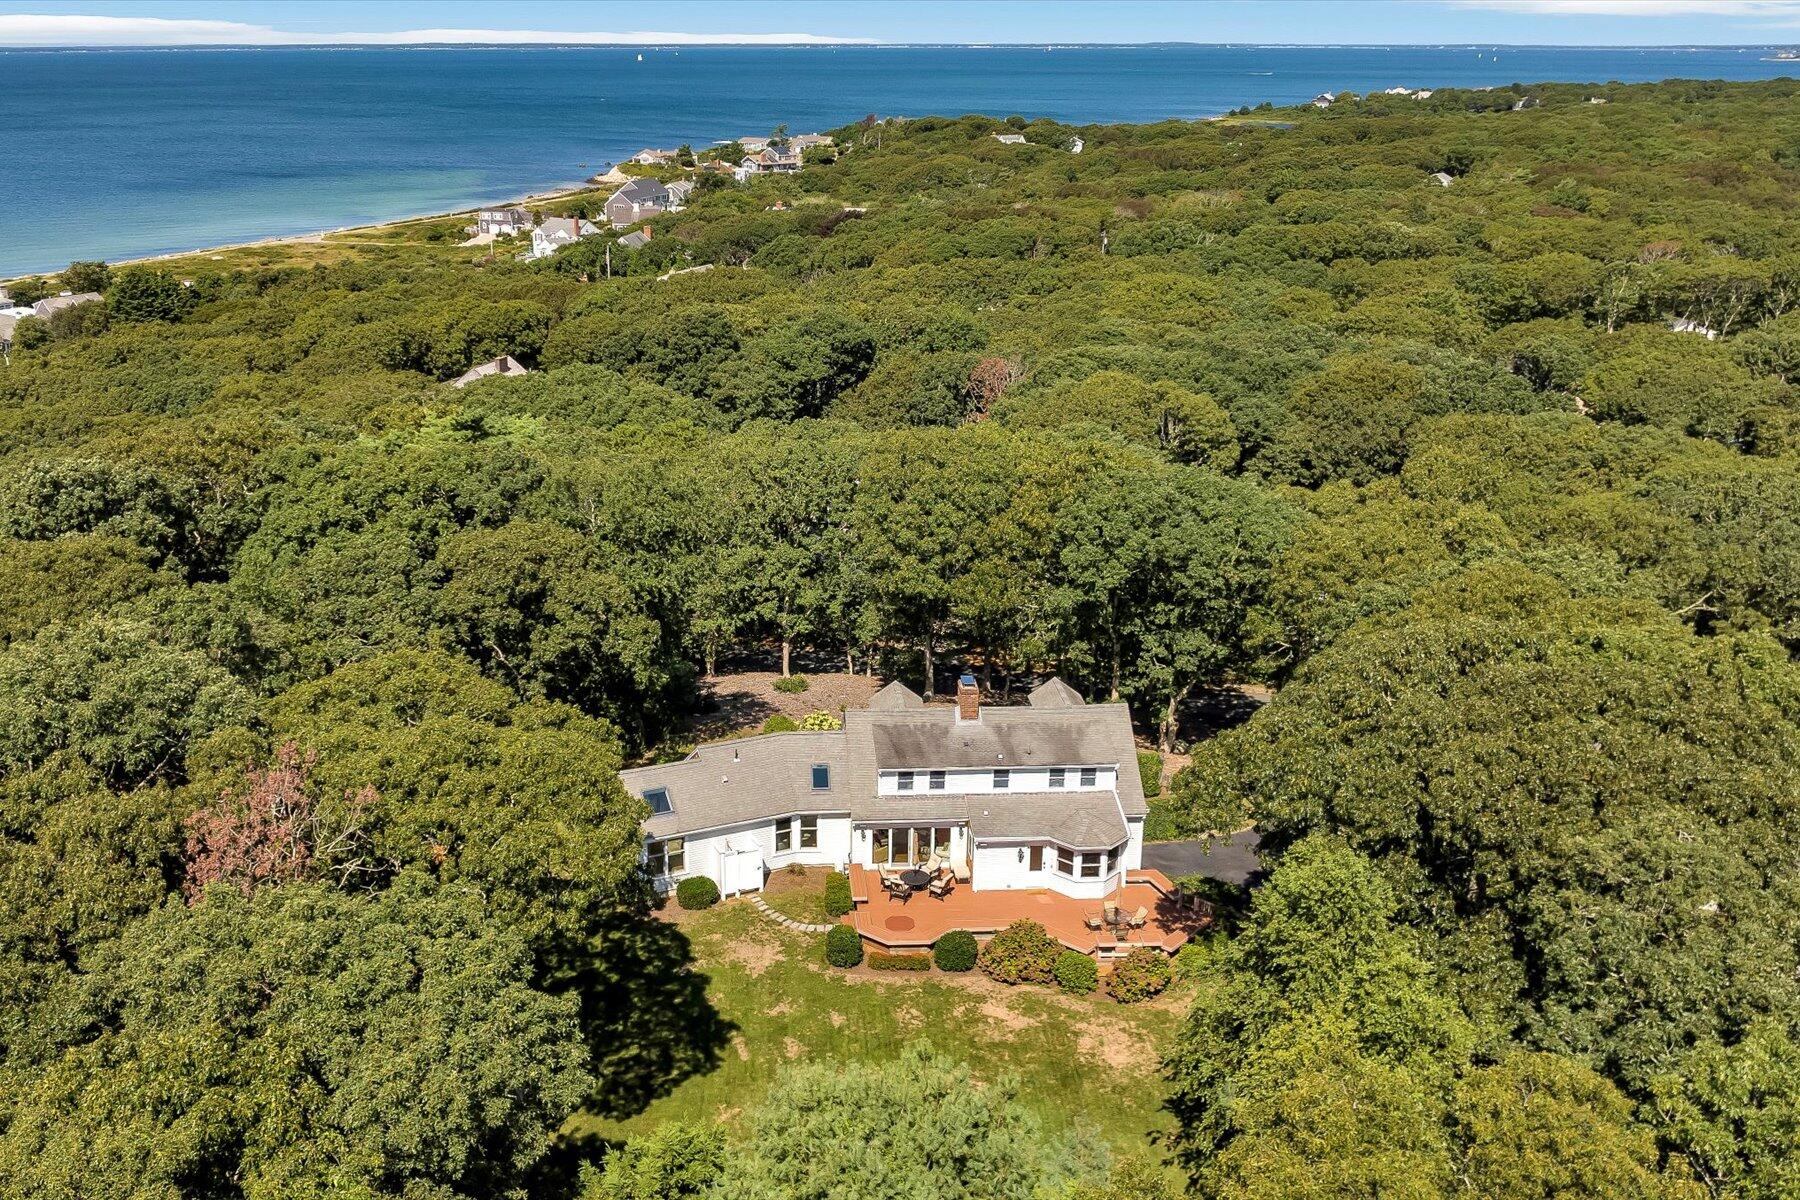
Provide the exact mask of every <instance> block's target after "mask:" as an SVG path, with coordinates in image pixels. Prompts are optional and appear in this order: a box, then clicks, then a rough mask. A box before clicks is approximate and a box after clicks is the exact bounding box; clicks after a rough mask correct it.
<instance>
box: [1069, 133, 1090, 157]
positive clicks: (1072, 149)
mask: <svg viewBox="0 0 1800 1200" xmlns="http://www.w3.org/2000/svg"><path fill="white" fill-rule="evenodd" d="M1086 148H1087V143H1086V142H1084V141H1082V140H1081V139H1080V138H1078V137H1072V138H1070V139H1069V153H1070V154H1080V153H1081V152H1082V150H1084V149H1086Z"/></svg>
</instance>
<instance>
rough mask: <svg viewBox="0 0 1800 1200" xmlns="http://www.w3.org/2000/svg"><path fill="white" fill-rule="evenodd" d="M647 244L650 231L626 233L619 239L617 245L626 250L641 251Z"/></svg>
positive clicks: (642, 230) (640, 230) (641, 230)
mask: <svg viewBox="0 0 1800 1200" xmlns="http://www.w3.org/2000/svg"><path fill="white" fill-rule="evenodd" d="M649 244H650V231H649V230H648V229H639V230H637V231H635V232H633V233H628V234H626V235H625V236H624V237H622V238H620V239H619V245H621V246H623V247H625V248H626V249H627V250H642V249H643V248H644V247H645V246H648V245H649Z"/></svg>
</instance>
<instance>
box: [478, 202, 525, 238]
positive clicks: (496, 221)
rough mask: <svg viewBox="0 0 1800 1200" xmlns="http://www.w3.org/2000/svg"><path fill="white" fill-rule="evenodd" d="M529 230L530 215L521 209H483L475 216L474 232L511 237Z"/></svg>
mask: <svg viewBox="0 0 1800 1200" xmlns="http://www.w3.org/2000/svg"><path fill="white" fill-rule="evenodd" d="M530 228H531V214H530V213H529V212H527V211H526V210H525V209H522V208H484V209H482V210H481V211H480V212H478V213H476V214H475V232H476V234H477V235H480V234H484V233H486V234H492V235H493V236H494V237H511V236H512V235H513V234H515V233H524V232H525V231H526V230H528V229H530Z"/></svg>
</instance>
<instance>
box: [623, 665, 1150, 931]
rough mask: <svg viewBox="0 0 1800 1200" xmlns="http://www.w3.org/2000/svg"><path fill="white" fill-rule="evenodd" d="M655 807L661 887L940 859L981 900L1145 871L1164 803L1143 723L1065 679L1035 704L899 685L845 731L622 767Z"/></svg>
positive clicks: (1105, 883) (736, 885)
mask: <svg viewBox="0 0 1800 1200" xmlns="http://www.w3.org/2000/svg"><path fill="white" fill-rule="evenodd" d="M620 778H621V779H622V780H623V781H624V783H625V787H626V788H627V790H629V791H630V792H631V794H632V795H634V796H638V797H641V798H642V799H643V800H644V801H645V803H647V804H648V805H649V807H650V817H649V819H648V820H647V821H646V822H645V824H644V835H645V861H646V862H647V864H648V867H649V871H650V873H651V875H652V877H653V878H654V879H655V880H656V882H657V885H658V887H659V888H661V889H665V890H666V889H668V888H671V887H673V886H674V884H675V883H677V882H679V881H680V880H682V879H684V878H687V877H689V876H693V875H705V876H707V877H709V878H710V879H712V880H713V881H714V882H715V883H717V884H718V885H719V889H720V891H722V892H723V893H725V894H726V895H735V894H737V893H740V892H747V891H755V890H757V889H759V888H761V887H762V886H763V881H764V880H765V879H766V878H767V877H768V875H769V873H770V872H772V871H776V870H780V869H781V868H783V867H786V866H789V865H791V864H806V865H829V866H833V867H838V868H850V867H862V868H867V869H870V870H874V869H877V868H881V867H890V866H910V865H924V864H927V863H930V862H931V861H933V860H934V859H937V860H939V861H941V862H943V863H945V864H947V865H948V866H949V868H950V869H951V870H952V871H954V873H955V875H956V876H957V878H959V879H961V880H964V881H966V884H967V886H968V888H969V889H970V890H971V891H974V892H989V891H994V892H1004V891H1019V890H1032V889H1039V890H1047V891H1050V892H1055V893H1060V894H1061V895H1063V896H1066V897H1071V898H1074V899H1077V900H1083V901H1093V902H1096V903H1097V902H1098V901H1100V900H1101V899H1103V898H1104V897H1106V896H1107V895H1108V894H1110V893H1112V892H1114V891H1116V890H1117V889H1119V888H1121V887H1123V886H1124V883H1125V874H1126V872H1128V871H1135V870H1137V869H1138V868H1139V867H1140V866H1141V865H1142V864H1141V859H1142V850H1143V840H1144V817H1145V814H1146V813H1147V812H1148V807H1147V805H1146V804H1145V802H1144V788H1143V783H1142V780H1141V779H1140V778H1139V775H1138V760H1137V748H1136V744H1135V743H1134V742H1133V740H1132V733H1131V717H1130V714H1129V712H1127V710H1126V708H1125V706H1124V705H1123V704H1088V703H1086V702H1085V701H1083V700H1082V698H1081V696H1080V694H1079V693H1077V692H1076V691H1075V689H1073V688H1071V687H1070V686H1069V685H1068V684H1066V683H1064V682H1062V681H1061V680H1060V679H1051V680H1050V681H1049V682H1047V683H1045V684H1043V685H1042V686H1040V687H1038V688H1037V689H1036V690H1035V691H1033V692H1032V693H1031V699H1030V703H1029V704H1024V705H1013V706H992V705H988V706H984V705H982V704H981V702H980V698H979V693H978V691H977V689H976V687H975V683H974V680H973V679H971V678H969V677H968V676H964V677H963V679H962V681H961V682H960V683H959V685H958V687H957V701H956V704H955V705H954V706H950V705H927V704H925V702H924V701H923V700H922V699H920V697H919V696H918V694H917V693H915V692H913V691H911V690H910V689H908V688H906V687H905V686H904V685H902V684H899V683H891V684H889V685H888V686H887V687H885V688H883V689H882V690H881V691H880V692H879V693H878V694H877V695H876V696H875V698H874V700H873V701H872V702H871V703H870V706H869V707H868V708H866V709H851V710H849V711H847V712H845V713H844V727H843V728H842V729H841V730H836V731H832V732H816V733H815V732H795V733H771V734H763V735H761V736H759V737H750V738H741V739H738V740H735V741H728V742H714V743H711V744H709V745H704V746H701V747H699V748H698V749H696V750H695V751H694V752H693V753H692V754H690V755H688V757H687V758H685V759H682V760H681V761H680V762H675V763H668V764H664V765H660V766H650V767H637V768H634V769H631V770H627V771H623V772H621V773H620Z"/></svg>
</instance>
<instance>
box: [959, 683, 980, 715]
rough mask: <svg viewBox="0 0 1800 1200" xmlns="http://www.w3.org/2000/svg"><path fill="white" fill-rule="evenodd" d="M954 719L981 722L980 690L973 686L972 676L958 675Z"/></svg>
mask: <svg viewBox="0 0 1800 1200" xmlns="http://www.w3.org/2000/svg"><path fill="white" fill-rule="evenodd" d="M956 719H957V720H958V721H979V720H981V689H980V688H978V687H976V686H975V677H974V676H973V675H967V674H964V675H959V676H958V677H957V679H956Z"/></svg>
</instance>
